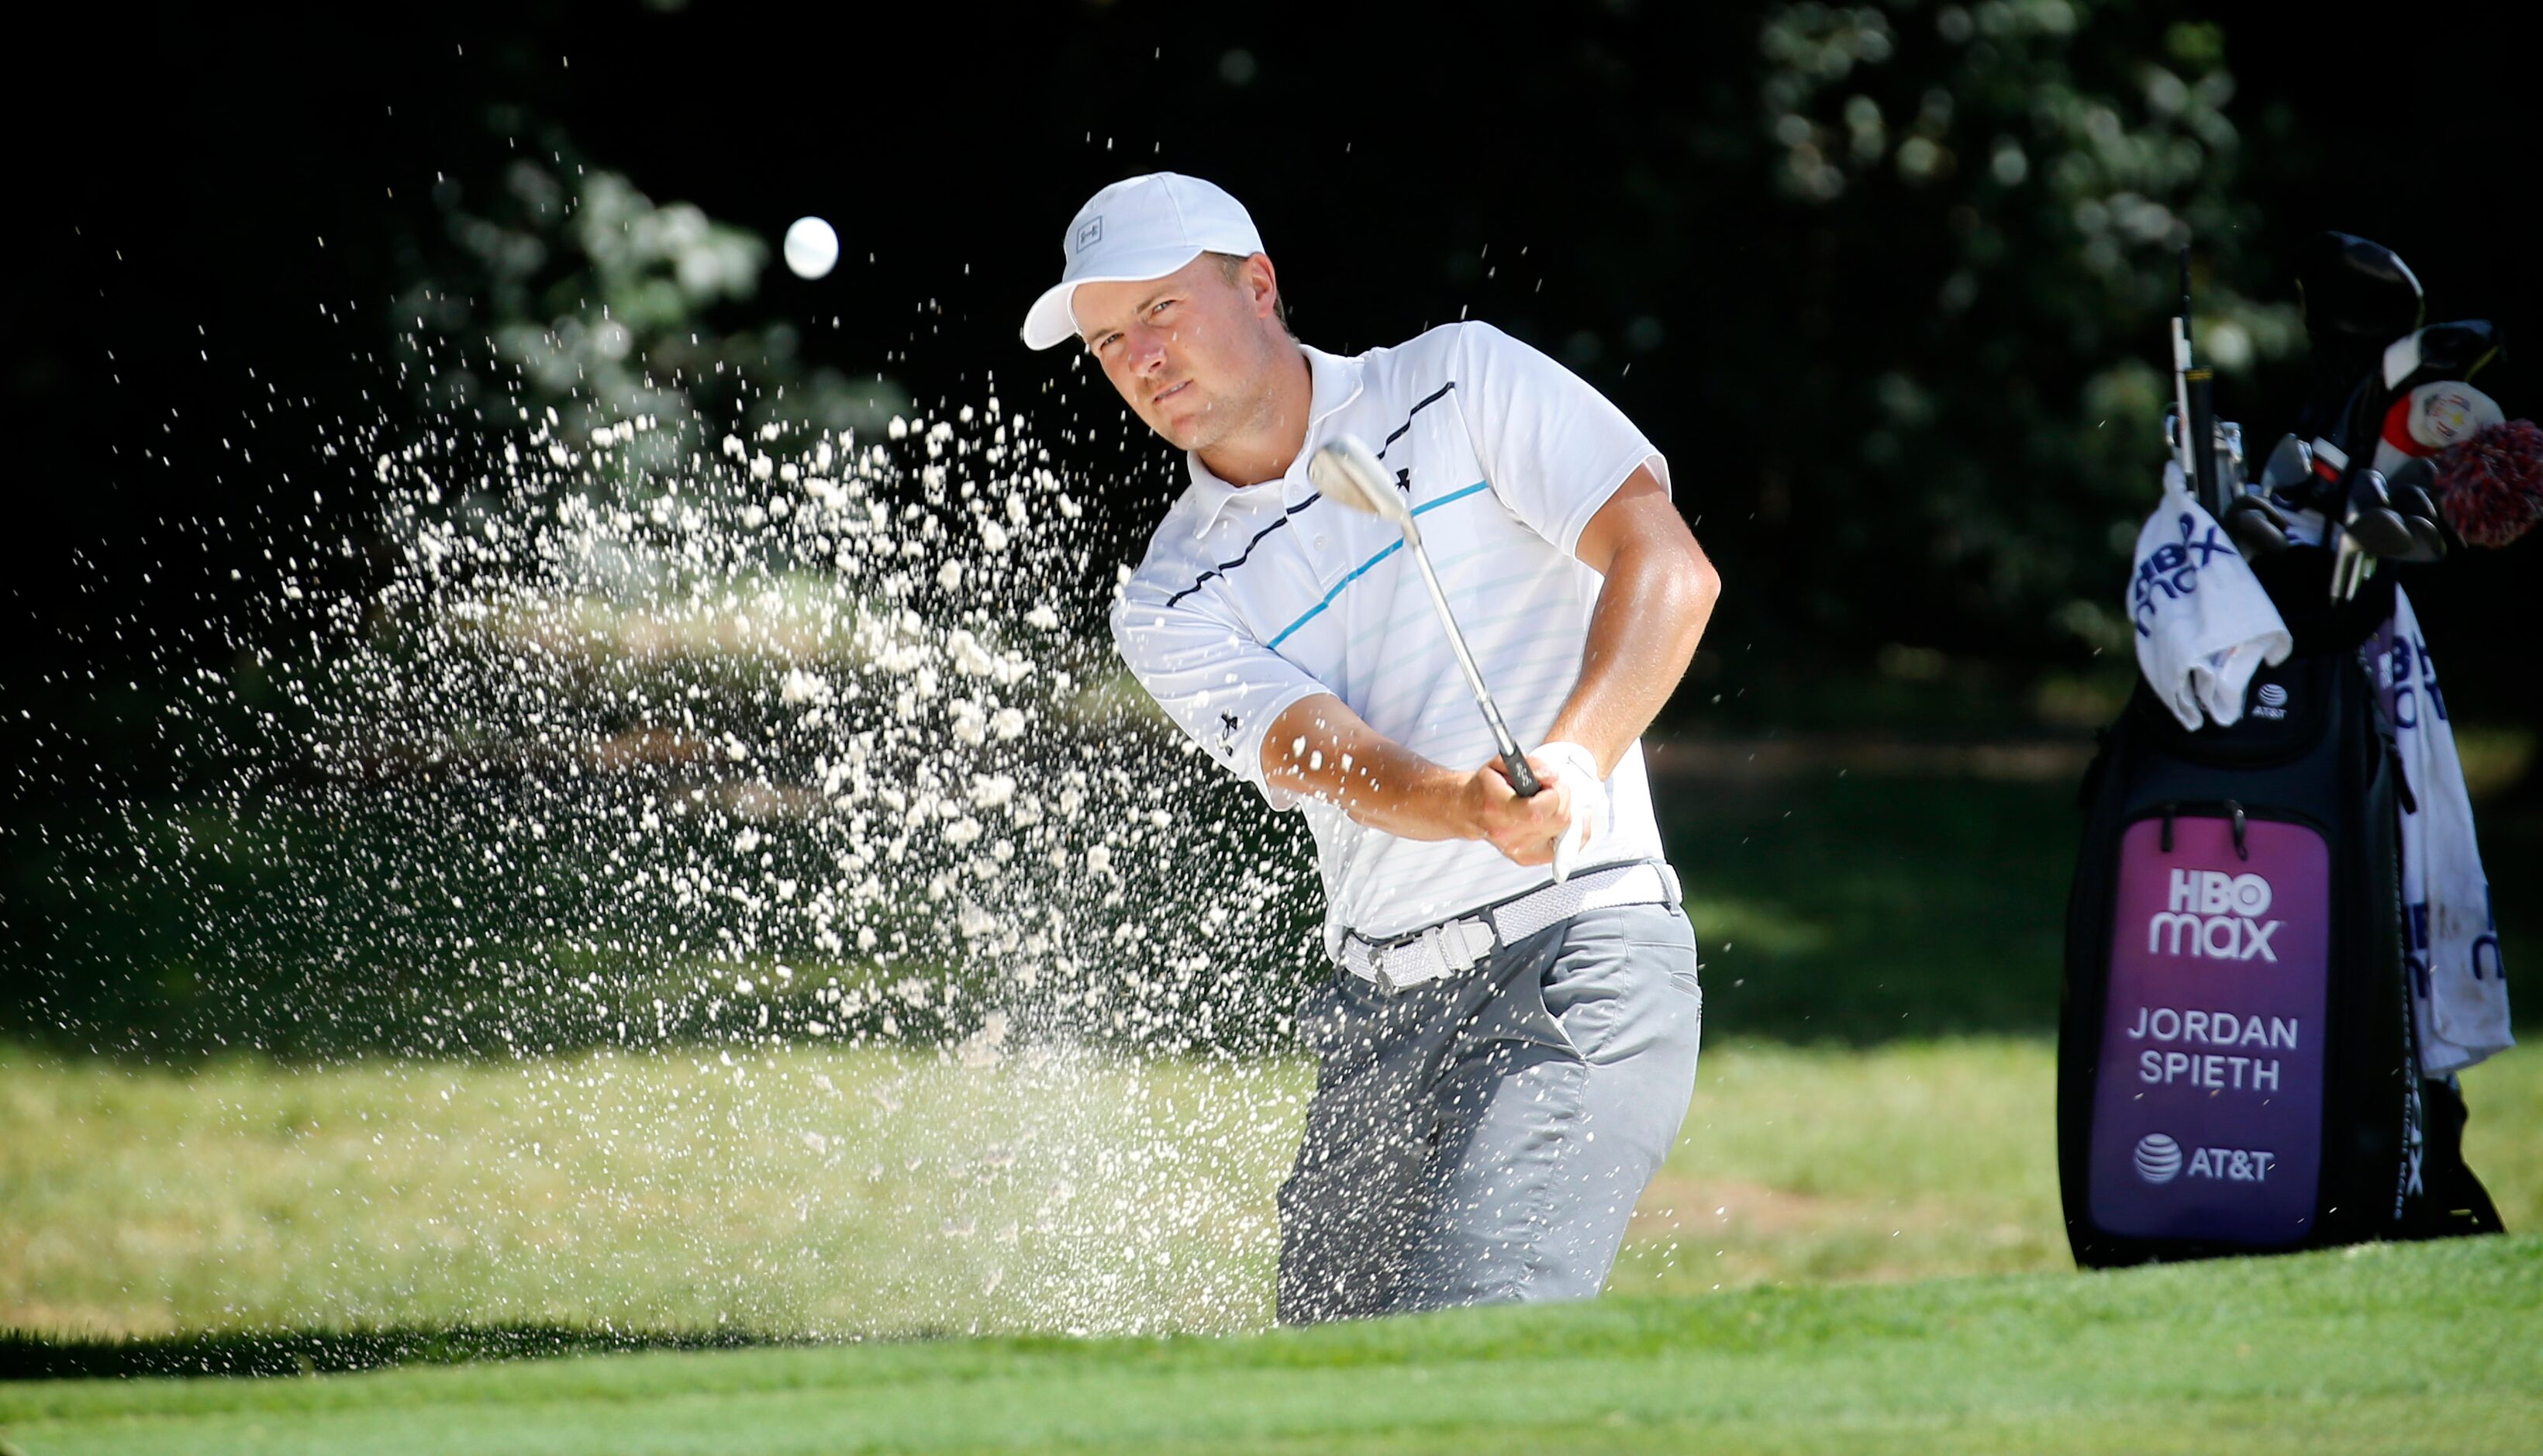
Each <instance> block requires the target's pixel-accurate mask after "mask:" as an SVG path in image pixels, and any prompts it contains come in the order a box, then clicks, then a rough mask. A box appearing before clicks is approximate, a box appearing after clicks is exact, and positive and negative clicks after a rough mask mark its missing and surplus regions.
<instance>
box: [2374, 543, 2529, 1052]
mask: <svg viewBox="0 0 2543 1456" xmlns="http://www.w3.org/2000/svg"><path fill="white" fill-rule="evenodd" d="M2371 646H2372V647H2373V649H2374V651H2375V658H2374V669H2375V686H2376V687H2377V689H2378V690H2380V691H2381V692H2382V694H2383V697H2384V712H2385V716H2386V717H2387V718H2388V719H2389V720H2390V721H2391V722H2392V725H2393V736H2394V741H2395V743H2396V745H2397V746H2399V747H2400V749H2401V750H2402V777H2403V781H2404V782H2405V783H2407V784H2409V785H2410V786H2411V798H2412V800H2413V801H2414V802H2415V803H2416V805H2417V811H2416V812H2413V811H2408V810H2406V811H2405V812H2404V813H2403V815H2402V910H2403V915H2404V919H2405V925H2404V932H2405V934H2406V935H2407V936H2408V938H2409V942H2410V954H2411V1006H2412V1009H2413V1011H2414V1012H2415V1013H2416V1016H2415V1020H2416V1021H2417V1022H2418V1024H2419V1036H2420V1070H2421V1072H2422V1074H2423V1075H2425V1076H2429V1077H2442V1076H2445V1075H2446V1074H2447V1073H2450V1072H2459V1071H2461V1070H2463V1069H2464V1068H2465V1067H2468V1066H2471V1065H2472V1064H2473V1063H2475V1062H2478V1061H2481V1060H2483V1059H2484V1058H2486V1057H2489V1056H2491V1055H2492V1054H2494V1053H2496V1052H2500V1051H2504V1050H2506V1049H2507V1048H2508V1047H2510V1046H2513V1045H2515V1044H2516V1038H2515V1037H2514V1036H2513V1035H2509V1033H2508V1027H2507V979H2506V975H2505V973H2504V969H2503V967H2502V965H2501V963H2500V956H2499V925H2498V922H2497V920H2496V919H2494V918H2493V916H2492V912H2491V903H2490V881H2489V879H2488V877H2487V876H2485V875H2484V874H2483V873H2482V868H2481V846H2480V845H2479V844H2478V843H2477V842H2476V841H2475V840H2474V837H2473V823H2472V796H2471V795H2470V794H2469V793H2467V792H2466V791H2465V789H2464V776H2463V760H2462V759H2461V758H2460V757H2458V756H2457V755H2456V753H2455V731H2454V728H2453V727H2452V726H2451V725H2450V724H2448V723H2447V721H2446V700H2445V695H2444V694H2443V693H2442V692H2441V691H2440V690H2439V689H2438V686H2437V672H2436V668H2435V667H2434V666H2433V665H2432V664H2431V663H2430V662H2429V661H2428V648H2427V641H2426V640H2425V639H2424V638H2422V637H2421V635H2420V619H2419V616H2418V614H2417V613H2415V612H2413V611H2412V610H2411V598H2410V597H2409V596H2407V595H2405V594H2404V593H2403V591H2402V589H2401V588H2400V587H2399V586H2396V587H2394V588H2393V616H2392V620H2390V621H2388V622H2386V623H2385V624H2384V626H2383V627H2382V628H2381V629H2379V630H2378V631H2377V633H2376V635H2375V638H2374V640H2373V642H2372V644H2371Z"/></svg>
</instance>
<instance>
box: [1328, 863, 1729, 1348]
mask: <svg viewBox="0 0 2543 1456" xmlns="http://www.w3.org/2000/svg"><path fill="white" fill-rule="evenodd" d="M1703 1009H1704V995H1703V992H1702V991H1701V990H1700V989H1699V988H1698V986H1697V982H1696V948H1695V935H1694V932H1693V930H1692V929H1691V928H1690V927H1689V926H1688V924H1687V920H1686V914H1685V912H1684V911H1683V910H1682V909H1680V908H1679V907H1678V906H1676V905H1624V906H1617V907H1614V908H1610V909H1602V910H1589V911H1584V912H1582V913H1581V914H1580V915H1577V916H1575V917H1573V918H1572V919H1570V920H1566V921H1562V922H1560V923H1558V924H1555V925H1552V926H1548V927H1547V928H1546V929H1544V930H1542V931H1540V932H1538V933H1537V934H1535V935H1533V936H1530V937H1528V938H1527V939H1526V940H1523V941H1519V942H1517V943H1516V944H1513V945H1508V946H1503V947H1500V948H1498V949H1496V950H1495V951H1494V953H1493V954H1492V956H1491V957H1490V958H1487V959H1486V960H1484V961H1482V962H1480V963H1478V964H1476V965H1475V966H1473V967H1471V968H1470V969H1468V970H1466V971H1463V972H1461V973H1458V974H1455V975H1451V976H1448V977H1446V978H1444V979H1442V980H1437V981H1431V982H1427V983H1426V984H1423V985H1419V986H1414V987H1410V988H1408V989H1405V990H1401V991H1387V990H1382V989H1380V988H1379V987H1377V986H1376V985H1373V984H1371V983H1370V982H1368V981H1364V980H1362V979H1360V978H1359V977H1357V976H1354V975H1351V974H1350V973H1349V972H1348V971H1342V972H1337V973H1336V977H1335V979H1334V980H1333V981H1331V982H1329V983H1328V984H1326V985H1325V986H1323V987H1321V988H1319V989H1318V990H1317V991H1316V992H1315V993H1314V994H1312V995H1311V996H1309V998H1308V999H1307V1001H1306V1003H1305V1005H1304V1006H1302V1007H1301V1008H1300V1015H1299V1021H1300V1026H1301V1028H1302V1030H1303V1031H1304V1033H1305V1035H1306V1039H1307V1041H1308V1043H1309V1045H1310V1046H1312V1047H1313V1048H1314V1050H1315V1053H1316V1057H1317V1072H1316V1092H1315V1097H1314V1099H1313V1100H1312V1101H1311V1102H1309V1104H1308V1106H1307V1130H1306V1137H1305V1139H1304V1140H1303V1141H1302V1142H1301V1143H1300V1145H1299V1148H1298V1161H1297V1164H1296V1166H1295V1167H1294V1168H1293V1169H1292V1170H1291V1172H1290V1175H1289V1179H1288V1181H1287V1182H1286V1183H1285V1184H1283V1185H1282V1186H1281V1188H1280V1198H1279V1206H1280V1276H1279V1293H1278V1310H1279V1318H1280V1322H1281V1323H1282V1324H1290V1325H1296V1324H1311V1323H1314V1322H1317V1321H1322V1320H1339V1319H1349V1318H1354V1317H1358V1316H1364V1315H1383V1314H1403V1313H1409V1312H1412V1311H1416V1310H1426V1309H1442V1308H1447V1307H1450V1306H1456V1305H1471V1304H1493V1303H1503V1302H1516V1301H1538V1300H1553V1299H1585V1298H1588V1297H1590V1296H1592V1295H1595V1294H1596V1293H1597V1292H1598V1290H1599V1289H1600V1287H1601V1286H1603V1285H1604V1284H1605V1283H1606V1280H1607V1272H1608V1270H1609V1269H1610V1268H1612V1267H1613V1266H1614V1265H1615V1262H1616V1251H1617V1247H1618V1246H1619V1245H1620V1244H1621V1243H1622V1242H1623V1241H1624V1235H1625V1223H1626V1220H1627V1219H1628V1218H1629V1217H1631V1216H1632V1213H1633V1209H1634V1202H1635V1200H1636V1199H1637V1198H1639V1197H1641V1196H1642V1192H1643V1189H1644V1188H1646V1187H1647V1186H1648V1185H1649V1184H1650V1183H1651V1180H1652V1176H1653V1175H1654V1174H1655V1173H1657V1172H1658V1171H1659V1166H1660V1160H1661V1159H1662V1158H1663V1157H1665V1156H1666V1155H1667V1153H1668V1150H1669V1145H1670V1144H1671V1143H1672V1142H1674V1141H1675V1140H1676V1138H1677V1131H1678V1125H1679V1123H1680V1122H1681V1121H1682V1120H1683V1119H1684V1118H1685V1116H1686V1108H1687V1100H1688V1098H1689V1097H1690V1096H1692V1095H1693V1092H1694V1089H1695V1063H1696V1049H1697V1042H1698V1037H1699V1030H1700V1027H1701V1024H1702V1020H1703Z"/></svg>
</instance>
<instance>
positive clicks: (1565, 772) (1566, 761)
mask: <svg viewBox="0 0 2543 1456" xmlns="http://www.w3.org/2000/svg"><path fill="white" fill-rule="evenodd" d="M1534 757H1536V758H1538V759H1539V760H1541V761H1543V762H1545V763H1547V764H1549V765H1551V766H1552V767H1553V769H1554V771H1555V774H1556V775H1557V776H1558V777H1559V778H1560V779H1561V780H1562V782H1563V785H1564V787H1565V788H1567V789H1569V790H1571V791H1572V826H1571V827H1570V828H1568V829H1566V830H1564V831H1563V837H1562V838H1561V839H1558V840H1556V841H1555V843H1554V882H1555V883H1557V884H1561V883H1562V882H1563V881H1567V880H1569V879H1571V878H1572V872H1573V870H1574V869H1575V868H1576V867H1578V866H1579V865H1580V856H1581V854H1582V852H1584V851H1585V850H1587V849H1588V847H1589V842H1590V841H1591V840H1594V839H1596V838H1597V837H1598V836H1600V835H1602V834H1604V833H1606V832H1607V830H1608V828H1609V823H1608V819H1609V812H1608V806H1607V785H1606V784H1605V782H1604V781H1602V780H1601V779H1600V778H1599V777H1598V760H1597V759H1596V758H1595V757H1593V756H1591V754H1590V752H1589V750H1588V749H1586V748H1583V747H1581V746H1580V744H1578V743H1564V742H1554V743H1548V744H1546V745H1545V746H1544V747H1542V748H1539V749H1537V750H1536V753H1535V754H1534Z"/></svg>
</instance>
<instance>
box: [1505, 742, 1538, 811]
mask: <svg viewBox="0 0 2543 1456" xmlns="http://www.w3.org/2000/svg"><path fill="white" fill-rule="evenodd" d="M1502 767H1503V769H1504V770H1505V771H1507V773H1508V774H1509V781H1510V788H1511V789H1513V790H1515V791H1517V794H1518V797H1519V798H1521V799H1534V798H1535V797H1536V796H1537V794H1538V793H1539V792H1540V791H1542V790H1543V789H1544V788H1545V786H1544V785H1543V784H1540V783H1538V782H1537V781H1536V770H1534V769H1532V768H1529V767H1528V766H1527V755H1526V754H1524V753H1521V752H1519V751H1518V750H1517V749H1515V748H1510V749H1504V750H1503V753H1502Z"/></svg>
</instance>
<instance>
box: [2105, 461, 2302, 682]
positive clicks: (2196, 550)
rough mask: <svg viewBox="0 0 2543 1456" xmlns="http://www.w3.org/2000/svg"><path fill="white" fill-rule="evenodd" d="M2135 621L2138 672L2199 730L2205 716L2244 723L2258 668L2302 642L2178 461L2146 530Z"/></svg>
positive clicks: (2132, 581) (2133, 593)
mask: <svg viewBox="0 0 2543 1456" xmlns="http://www.w3.org/2000/svg"><path fill="white" fill-rule="evenodd" d="M2128 620H2129V621H2130V622H2131V623H2133V624H2134V625H2135V628H2136V640H2137V670H2138V671H2140V672H2142V673H2144V674H2145V680H2146V683H2147V685H2148V686H2150V687H2152V688H2153V689H2154V691H2155V696H2157V697H2159V698H2161V699H2163V702H2164V706H2165V707H2167V708H2170V709H2171V710H2172V714H2173V717H2175V718H2178V719H2180V720H2181V726H2182V727H2183V728H2189V729H2191V730H2192V731H2194V732H2195V731H2196V730H2197V729H2198V728H2200V727H2201V726H2202V722H2201V719H2202V715H2203V716H2204V718H2208V719H2213V720H2215V722H2216V723H2217V725H2218V726H2219V727H2223V726H2225V725H2229V724H2233V723H2236V722H2238V721H2240V720H2241V718H2242V717H2243V693H2244V690H2245V689H2247V688H2249V687H2250V686H2251V685H2252V674H2253V673H2255V672H2258V671H2259V670H2261V666H2262V664H2263V663H2265V662H2266V663H2268V664H2269V665H2271V666H2273V667H2274V666H2276V665H2277V664H2278V663H2280V662H2283V661H2285V660H2286V659H2287V653H2288V652H2289V651H2292V650H2293V649H2294V647H2295V639H2294V637H2293V636H2291V635H2290V634H2289V633H2288V632H2287V624H2286V621H2285V620H2284V619H2283V618H2281V617H2280V616H2279V615H2278V609H2277V607H2276V606H2275V605H2274V604H2273V603H2272V602H2271V600H2270V594H2269V593H2268V592H2267V591H2264V590H2262V589H2261V582H2260V578H2259V577H2256V576H2254V575H2252V569H2251V568H2250V567H2249V566H2247V565H2246V564H2245V563H2244V561H2243V556H2242V553H2241V552H2239V551H2236V550H2235V549H2234V543H2233V542H2232V541H2230V540H2228V539H2226V536H2225V531H2224V528H2223V527H2221V526H2219V525H2217V524H2216V518H2215V517H2214V516H2211V515H2209V514H2208V513H2207V511H2206V509H2205V508H2204V507H2202V506H2201V505H2199V503H2198V502H2197V501H2196V500H2194V499H2192V498H2190V492H2189V490H2188V489H2187V487H2186V486H2185V484H2184V482H2183V480H2182V476H2181V467H2180V465H2178V464H2171V465H2166V466H2165V467H2164V468H2163V501H2162V503H2161V504H2159V505H2157V506H2156V507H2155V511H2154V514H2152V515H2150V516H2148V517H2146V523H2145V525H2144V526H2143V527H2141V528H2140V529H2139V530H2138V531H2137V551H2136V570H2135V571H2134V572H2132V573H2130V574H2129V579H2128Z"/></svg>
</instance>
